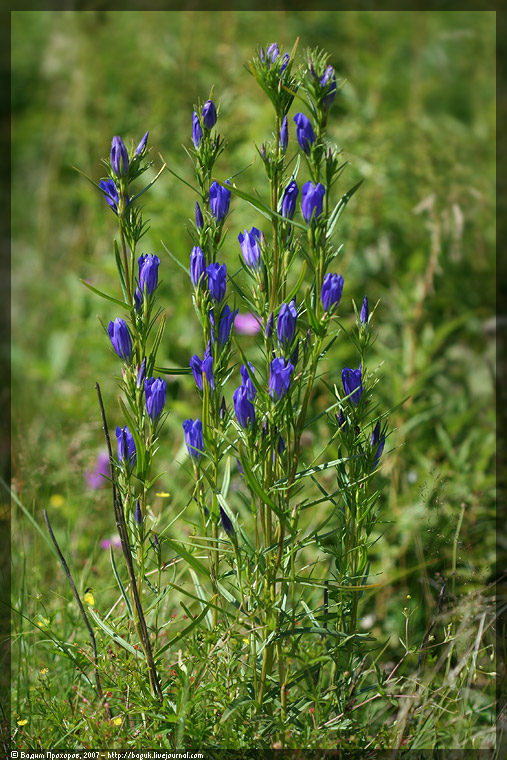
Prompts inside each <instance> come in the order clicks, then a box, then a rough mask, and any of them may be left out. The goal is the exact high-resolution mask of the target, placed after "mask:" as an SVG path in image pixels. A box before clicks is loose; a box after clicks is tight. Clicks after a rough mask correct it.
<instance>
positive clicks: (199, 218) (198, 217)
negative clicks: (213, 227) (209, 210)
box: [195, 201, 204, 230]
mask: <svg viewBox="0 0 507 760" xmlns="http://www.w3.org/2000/svg"><path fill="white" fill-rule="evenodd" d="M195 226H196V227H197V229H199V230H201V229H202V228H203V227H204V218H203V215H202V211H201V207H200V206H199V203H198V202H197V201H196V202H195Z"/></svg>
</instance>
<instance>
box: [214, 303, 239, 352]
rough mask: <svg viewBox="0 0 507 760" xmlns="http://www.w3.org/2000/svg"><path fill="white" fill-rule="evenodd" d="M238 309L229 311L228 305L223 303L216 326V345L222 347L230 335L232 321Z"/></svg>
mask: <svg viewBox="0 0 507 760" xmlns="http://www.w3.org/2000/svg"><path fill="white" fill-rule="evenodd" d="M238 311H239V309H236V311H231V310H230V308H229V306H228V305H225V307H224V310H223V312H222V318H221V319H220V325H219V327H218V345H219V347H220V348H223V347H224V346H225V345H226V344H227V342H228V341H229V338H230V337H231V330H232V323H233V322H234V320H235V318H236V315H237V313H238Z"/></svg>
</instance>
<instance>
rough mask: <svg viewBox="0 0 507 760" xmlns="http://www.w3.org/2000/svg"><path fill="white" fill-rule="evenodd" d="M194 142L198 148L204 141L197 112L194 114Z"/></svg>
mask: <svg viewBox="0 0 507 760" xmlns="http://www.w3.org/2000/svg"><path fill="white" fill-rule="evenodd" d="M192 140H193V143H194V145H195V147H196V148H198V147H199V145H200V144H201V140H202V127H201V122H200V121H199V117H198V116H197V114H196V112H195V111H194V112H193V113H192Z"/></svg>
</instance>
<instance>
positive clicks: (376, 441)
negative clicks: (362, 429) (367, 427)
mask: <svg viewBox="0 0 507 760" xmlns="http://www.w3.org/2000/svg"><path fill="white" fill-rule="evenodd" d="M385 444H386V437H385V435H384V434H382V435H380V420H379V421H378V422H377V424H376V425H375V428H374V430H373V433H372V434H371V439H370V445H371V446H372V447H373V446H376V447H377V450H376V451H375V457H374V459H373V466H372V468H371V469H372V470H374V469H375V467H376V466H377V465H378V463H379V460H380V457H381V456H382V452H383V451H384V446H385Z"/></svg>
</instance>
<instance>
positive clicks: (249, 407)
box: [232, 385, 255, 428]
mask: <svg viewBox="0 0 507 760" xmlns="http://www.w3.org/2000/svg"><path fill="white" fill-rule="evenodd" d="M232 400H233V401H234V411H235V412H236V417H237V418H238V422H239V424H240V425H241V427H242V428H248V427H252V426H253V424H254V422H255V407H254V405H253V403H252V401H251V400H250V396H249V391H248V388H245V387H244V386H243V385H241V386H240V387H239V388H236V390H235V391H234V394H233V397H232Z"/></svg>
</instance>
